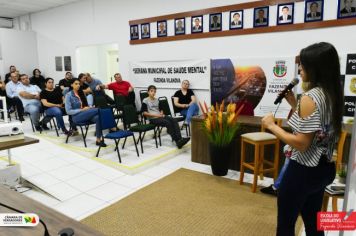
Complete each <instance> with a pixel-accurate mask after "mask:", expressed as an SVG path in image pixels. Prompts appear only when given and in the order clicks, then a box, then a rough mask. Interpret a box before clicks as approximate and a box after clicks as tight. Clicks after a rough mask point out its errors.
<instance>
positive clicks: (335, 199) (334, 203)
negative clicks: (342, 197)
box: [331, 197, 338, 211]
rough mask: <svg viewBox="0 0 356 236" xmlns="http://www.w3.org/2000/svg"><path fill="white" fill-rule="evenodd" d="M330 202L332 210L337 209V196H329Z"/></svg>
mask: <svg viewBox="0 0 356 236" xmlns="http://www.w3.org/2000/svg"><path fill="white" fill-rule="evenodd" d="M331 204H332V208H333V211H338V210H337V198H336V197H332V198H331Z"/></svg>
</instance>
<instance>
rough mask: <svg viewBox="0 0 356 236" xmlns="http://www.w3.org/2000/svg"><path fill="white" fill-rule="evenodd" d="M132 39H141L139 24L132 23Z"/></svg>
mask: <svg viewBox="0 0 356 236" xmlns="http://www.w3.org/2000/svg"><path fill="white" fill-rule="evenodd" d="M130 39H131V40H136V39H139V34H138V25H130Z"/></svg>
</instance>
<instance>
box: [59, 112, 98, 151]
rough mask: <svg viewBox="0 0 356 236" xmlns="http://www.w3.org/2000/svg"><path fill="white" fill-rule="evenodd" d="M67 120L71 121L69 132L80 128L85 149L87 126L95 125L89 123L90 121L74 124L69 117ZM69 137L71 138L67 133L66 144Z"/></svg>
mask: <svg viewBox="0 0 356 236" xmlns="http://www.w3.org/2000/svg"><path fill="white" fill-rule="evenodd" d="M69 119H71V121H72V125H71V130H72V129H73V127H76V126H79V128H80V133H81V134H82V137H83V142H84V146H85V147H87V142H86V138H87V135H88V130H89V126H90V125H93V124H95V123H94V122H91V121H87V122H81V123H75V122H74V121H73V119H72V118H71V116H69ZM69 136H71V134H70V132H69V133H68V135H67V138H66V143H68V140H69Z"/></svg>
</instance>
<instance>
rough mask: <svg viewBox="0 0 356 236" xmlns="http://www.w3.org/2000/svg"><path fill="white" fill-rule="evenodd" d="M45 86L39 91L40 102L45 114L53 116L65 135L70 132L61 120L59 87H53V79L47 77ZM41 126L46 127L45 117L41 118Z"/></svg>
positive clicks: (61, 109) (61, 97)
mask: <svg viewBox="0 0 356 236" xmlns="http://www.w3.org/2000/svg"><path fill="white" fill-rule="evenodd" d="M45 86H46V88H45V89H43V90H42V91H41V93H40V98H41V102H42V105H43V109H44V110H45V114H46V116H48V117H55V118H56V120H57V124H58V126H59V128H60V129H61V130H62V131H63V133H64V134H65V135H68V134H69V133H70V132H69V131H68V130H67V129H66V127H65V125H64V121H63V113H64V104H63V100H64V98H63V95H62V92H61V90H60V88H54V80H53V79H52V78H47V79H46V80H45ZM42 128H43V129H48V128H47V126H46V119H45V118H44V119H43V120H42Z"/></svg>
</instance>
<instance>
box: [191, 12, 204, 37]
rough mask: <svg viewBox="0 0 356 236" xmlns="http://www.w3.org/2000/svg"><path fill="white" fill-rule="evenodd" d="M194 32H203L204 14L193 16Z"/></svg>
mask: <svg viewBox="0 0 356 236" xmlns="http://www.w3.org/2000/svg"><path fill="white" fill-rule="evenodd" d="M191 23H192V24H191V26H192V31H191V32H192V34H195V33H202V32H203V16H192V22H191Z"/></svg>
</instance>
